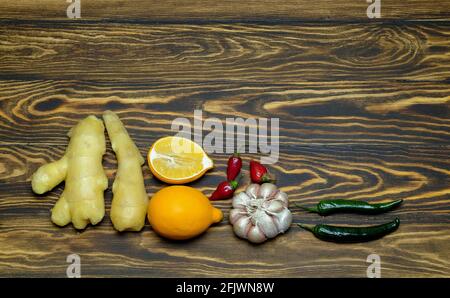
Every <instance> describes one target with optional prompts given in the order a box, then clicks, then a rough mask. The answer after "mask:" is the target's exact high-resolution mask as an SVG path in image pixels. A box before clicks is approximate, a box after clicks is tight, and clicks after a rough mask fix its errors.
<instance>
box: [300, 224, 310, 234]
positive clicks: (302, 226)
mask: <svg viewBox="0 0 450 298" xmlns="http://www.w3.org/2000/svg"><path fill="white" fill-rule="evenodd" d="M297 225H298V226H299V227H300V228H302V229H305V230H307V231H310V232H312V233H314V227H313V226H311V225H304V224H297Z"/></svg>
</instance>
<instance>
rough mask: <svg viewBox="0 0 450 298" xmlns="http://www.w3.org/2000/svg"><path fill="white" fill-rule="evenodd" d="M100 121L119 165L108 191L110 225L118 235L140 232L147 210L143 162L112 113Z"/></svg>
mask: <svg viewBox="0 0 450 298" xmlns="http://www.w3.org/2000/svg"><path fill="white" fill-rule="evenodd" d="M103 120H104V121H105V125H106V129H107V131H108V135H109V139H110V140H111V145H112V148H113V150H114V152H115V153H116V157H117V161H118V164H119V166H118V169H117V174H116V179H115V180H114V184H113V187H112V191H113V200H112V205H111V221H112V223H113V225H114V228H115V229H116V230H118V231H140V230H141V229H142V228H143V227H144V224H145V215H146V214H147V206H148V195H147V192H146V190H145V184H144V177H143V175H142V165H143V164H144V162H145V160H144V158H143V157H142V155H141V153H140V152H139V149H138V148H137V147H136V145H135V144H134V142H133V140H131V138H130V136H129V135H128V132H127V130H126V129H125V127H124V126H123V124H122V122H121V121H120V119H119V117H118V116H117V115H116V114H115V113H113V112H111V111H106V112H105V113H103Z"/></svg>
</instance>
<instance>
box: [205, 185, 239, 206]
mask: <svg viewBox="0 0 450 298" xmlns="http://www.w3.org/2000/svg"><path fill="white" fill-rule="evenodd" d="M238 185H239V183H238V182H237V181H236V180H232V181H223V182H221V183H220V184H219V185H218V186H217V188H216V190H215V191H214V192H213V193H212V195H211V197H209V199H210V200H211V201H216V200H226V199H229V198H231V197H232V196H233V194H234V191H235V190H236V188H237V187H238Z"/></svg>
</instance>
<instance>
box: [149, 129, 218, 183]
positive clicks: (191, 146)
mask: <svg viewBox="0 0 450 298" xmlns="http://www.w3.org/2000/svg"><path fill="white" fill-rule="evenodd" d="M147 161H148V165H149V167H150V170H151V171H152V173H153V175H154V176H155V177H156V178H158V179H159V180H161V181H164V182H166V183H170V184H184V183H188V182H192V181H194V180H196V179H198V178H200V177H201V176H203V174H205V172H206V171H207V170H209V169H211V168H212V167H213V166H214V164H213V161H212V160H211V159H210V158H209V157H208V155H206V153H205V151H203V149H202V147H200V146H199V145H198V144H197V143H195V142H193V141H191V140H188V139H185V138H181V137H164V138H161V139H159V140H157V141H156V142H155V143H153V145H152V147H151V148H150V150H149V151H148V155H147Z"/></svg>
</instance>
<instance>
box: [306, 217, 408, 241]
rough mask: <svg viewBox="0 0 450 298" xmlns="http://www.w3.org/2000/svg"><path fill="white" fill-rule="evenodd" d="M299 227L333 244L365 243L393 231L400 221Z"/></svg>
mask: <svg viewBox="0 0 450 298" xmlns="http://www.w3.org/2000/svg"><path fill="white" fill-rule="evenodd" d="M298 225H299V227H301V228H303V229H305V230H308V231H310V232H312V233H313V234H314V235H315V236H316V237H317V238H319V239H322V240H325V241H333V242H365V241H370V240H375V239H378V238H381V237H383V236H384V235H387V234H389V233H391V232H393V231H395V230H396V229H397V228H398V227H399V225H400V220H399V219H398V218H396V219H395V220H393V221H391V222H388V223H385V224H382V225H378V226H369V227H343V226H331V225H325V224H319V225H316V226H306V225H302V224H298Z"/></svg>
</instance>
